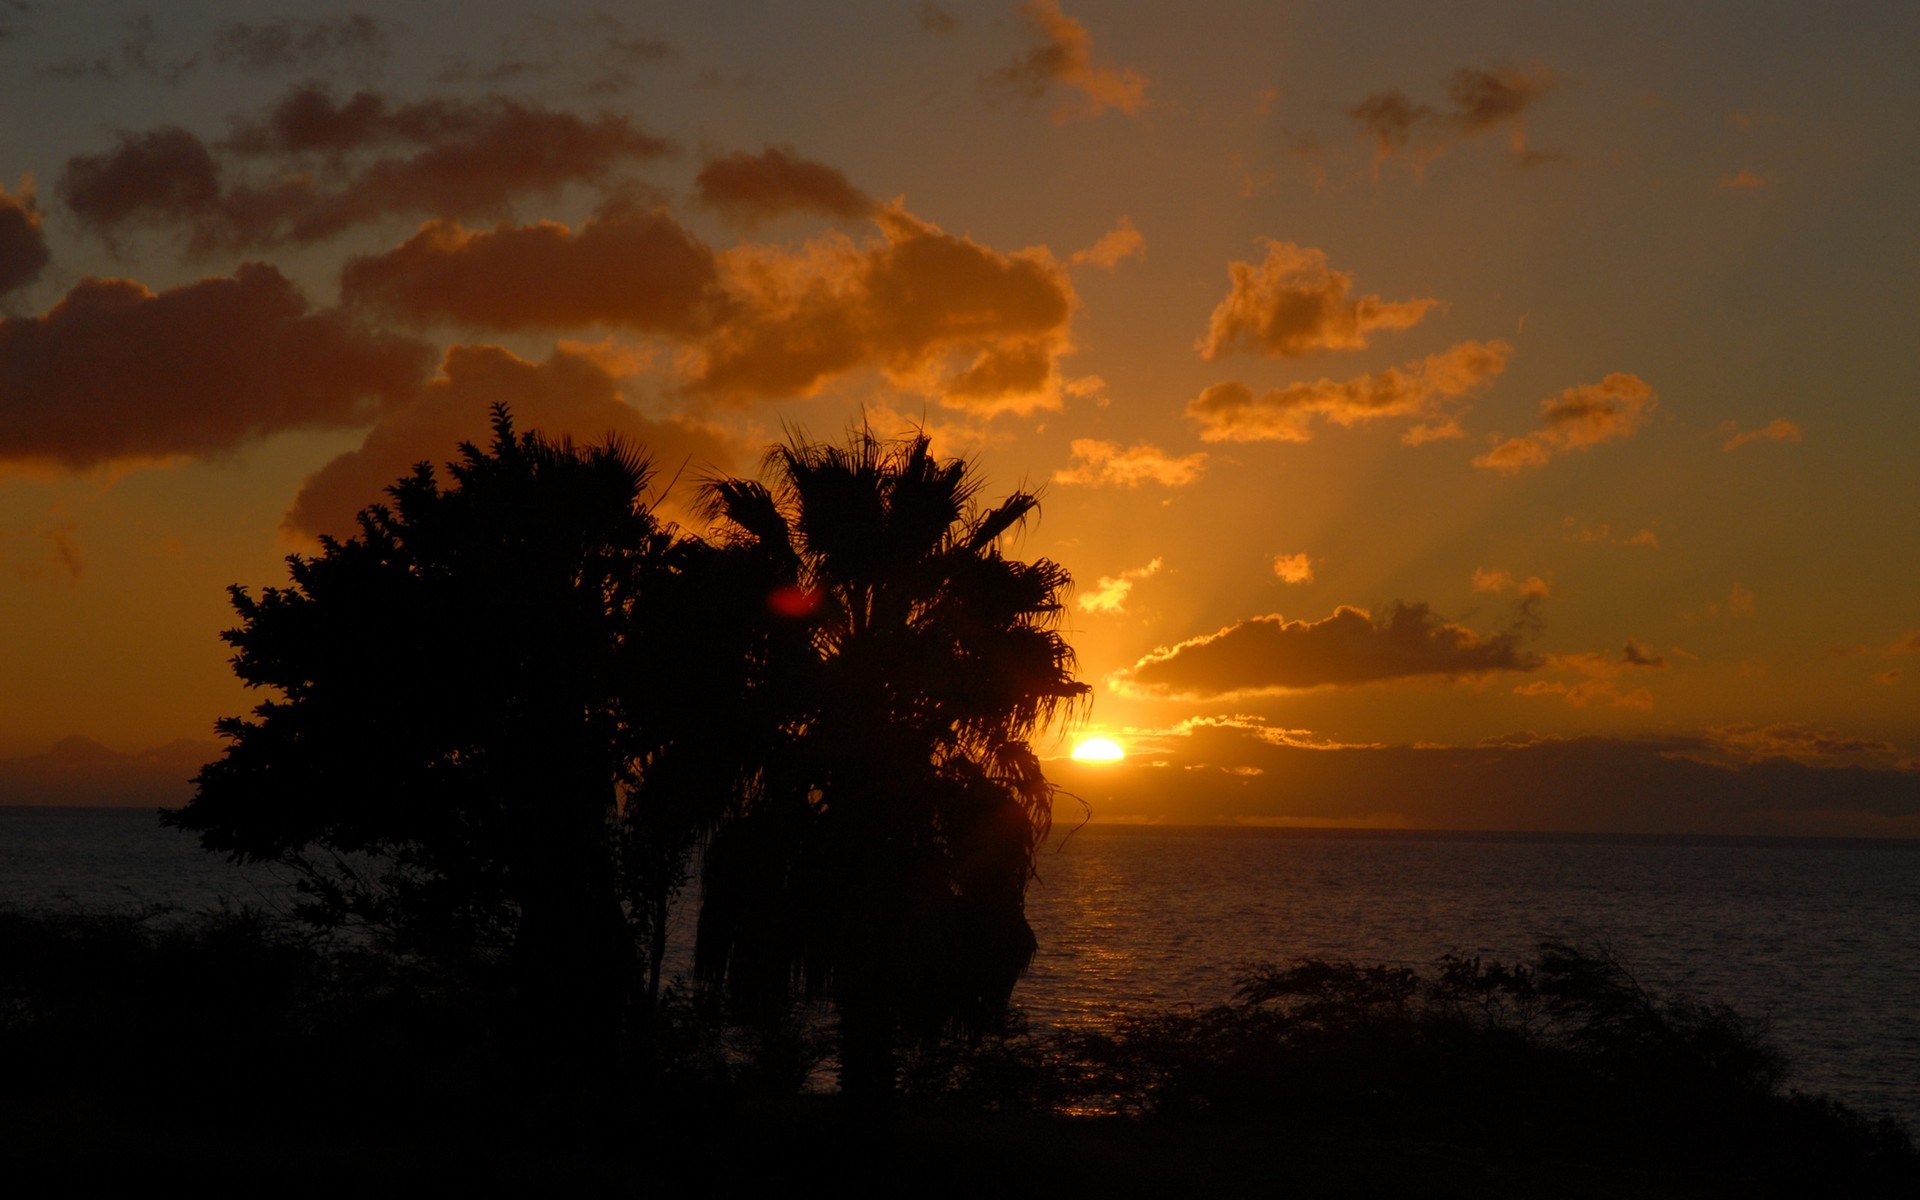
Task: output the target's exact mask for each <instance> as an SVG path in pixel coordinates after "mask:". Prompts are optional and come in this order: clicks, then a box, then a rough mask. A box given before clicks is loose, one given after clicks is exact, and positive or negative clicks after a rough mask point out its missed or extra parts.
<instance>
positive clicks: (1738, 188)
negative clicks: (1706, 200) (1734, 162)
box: [1720, 167, 1773, 192]
mask: <svg viewBox="0 0 1920 1200" xmlns="http://www.w3.org/2000/svg"><path fill="white" fill-rule="evenodd" d="M1772 186H1773V176H1771V175H1758V174H1755V173H1754V172H1753V171H1751V170H1749V169H1748V168H1746V167H1741V168H1740V169H1739V170H1738V171H1735V172H1734V173H1733V174H1731V175H1723V176H1721V177H1720V187H1721V190H1723V191H1733V192H1750V191H1758V190H1759V189H1761V188H1770V187H1772Z"/></svg>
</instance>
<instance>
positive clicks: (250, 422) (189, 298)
mask: <svg viewBox="0 0 1920 1200" xmlns="http://www.w3.org/2000/svg"><path fill="white" fill-rule="evenodd" d="M431 359H432V354H431V351H430V350H429V349H428V347H427V346H425V345H423V344H422V343H419V342H416V341H412V340H410V339H407V338H402V337H398V336H395V335H392V334H387V333H381V332H376V331H373V330H369V329H367V328H365V327H364V326H362V325H360V324H358V323H357V322H355V321H354V320H353V319H351V318H350V317H348V316H347V315H345V314H344V313H342V312H340V311H339V310H316V309H313V308H312V307H310V306H309V305H308V303H307V301H306V298H305V297H303V296H302V295H301V294H300V293H299V292H298V291H297V290H296V289H295V288H294V286H293V284H292V283H291V282H289V281H288V280H287V279H286V277H284V276H283V275H281V274H280V273H279V272H278V271H276V270H274V269H273V268H272V267H269V266H265V265H263V264H260V263H245V264H243V265H242V266H241V267H240V269H239V270H238V271H236V272H235V273H234V274H233V276H232V277H231V278H228V277H214V278H210V279H202V280H200V281H198V282H196V283H190V284H186V285H184V286H181V287H178V288H172V289H169V290H167V291H164V292H159V293H155V292H152V291H149V290H148V289H147V288H145V287H143V286H141V285H140V284H138V283H135V282H133V281H131V280H126V279H87V280H83V281H81V282H80V283H79V284H78V285H76V286H75V287H74V288H73V290H72V291H71V292H69V293H67V295H66V297H65V298H64V299H62V300H61V301H60V302H59V303H58V304H56V305H55V306H54V307H53V308H52V309H50V310H48V311H47V312H46V313H45V314H44V315H42V316H39V317H24V318H6V319H4V320H0V462H5V461H12V462H24V463H35V462H38V463H51V464H55V465H58V466H62V467H69V468H76V469H77V468H84V467H90V466H94V465H97V464H100V463H106V462H113V461H139V460H155V459H161V458H166V457H169V456H173V455H190V456H193V457H207V456H210V455H215V454H219V453H222V452H224V451H228V450H231V449H233V448H234V447H236V446H238V445H240V444H241V443H243V442H246V441H248V440H251V439H254V438H258V437H264V436H266V435H268V434H272V433H277V432H279V431H281V430H286V429H312V428H339V427H343V426H351V425H359V424H364V423H366V422H368V421H370V420H372V419H373V416H374V414H375V412H376V411H377V410H378V409H379V408H380V407H381V406H383V405H387V404H393V403H397V402H400V401H401V400H404V399H405V398H407V397H409V396H411V395H412V394H413V392H414V390H415V389H416V388H417V387H418V385H419V383H420V382H421V380H422V379H423V378H424V377H425V375H426V372H427V367H428V365H429V363H430V362H431Z"/></svg>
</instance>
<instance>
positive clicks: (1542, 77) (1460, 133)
mask: <svg viewBox="0 0 1920 1200" xmlns="http://www.w3.org/2000/svg"><path fill="white" fill-rule="evenodd" d="M1553 84H1554V78H1553V75H1552V73H1551V72H1548V71H1545V70H1536V71H1533V72H1531V73H1527V72H1521V71H1513V70H1504V69H1502V70H1491V71H1489V70H1482V69H1480V68H1477V67H1462V68H1461V69H1459V70H1458V71H1455V72H1454V73H1453V78H1452V79H1451V80H1449V81H1448V83H1447V100H1448V102H1449V103H1448V105H1447V106H1446V107H1444V108H1442V107H1436V106H1434V105H1432V104H1428V103H1425V102H1421V101H1415V100H1413V99H1411V98H1409V97H1408V96H1407V94H1406V93H1405V92H1402V91H1400V90H1399V89H1397V88H1395V89H1388V90H1385V91H1379V92H1374V93H1373V94H1371V95H1369V96H1367V97H1365V98H1364V99H1362V100H1360V101H1359V102H1358V103H1356V104H1353V105H1351V106H1350V107H1349V108H1348V109H1347V110H1346V113H1347V115H1348V116H1349V117H1351V118H1352V119H1353V121H1354V123H1355V124H1356V125H1358V126H1359V127H1360V132H1361V134H1362V135H1363V136H1364V137H1366V138H1367V139H1368V140H1370V141H1371V142H1372V143H1373V154H1374V164H1375V166H1376V168H1377V167H1378V165H1379V164H1380V163H1382V162H1384V161H1386V160H1387V159H1389V158H1392V157H1395V156H1406V157H1408V158H1410V159H1411V160H1412V164H1413V168H1414V170H1415V172H1419V171H1421V170H1424V169H1425V167H1426V165H1427V164H1429V163H1431V162H1433V161H1434V160H1435V159H1438V158H1440V157H1442V156H1443V155H1445V154H1447V153H1448V152H1449V151H1450V150H1452V149H1453V148H1454V147H1456V146H1458V145H1460V144H1461V143H1463V142H1466V141H1470V140H1472V139H1474V138H1478V137H1482V136H1485V135H1488V134H1492V133H1497V132H1499V131H1501V130H1505V131H1506V133H1507V142H1508V146H1509V148H1510V150H1511V151H1512V153H1513V155H1514V157H1515V159H1517V160H1518V161H1519V162H1520V163H1522V164H1523V165H1528V166H1531V165H1534V164H1536V163H1539V162H1543V161H1548V160H1551V159H1556V158H1558V157H1560V156H1559V155H1558V154H1555V153H1553V152H1543V151H1537V150H1530V149H1528V147H1527V137H1526V127H1525V124H1524V123H1523V118H1524V117H1525V115H1526V112H1527V110H1528V109H1529V108H1531V107H1532V106H1533V104H1534V102H1535V101H1537V100H1539V99H1540V97H1542V96H1544V95H1546V94H1547V92H1549V91H1550V90H1552V88H1553Z"/></svg>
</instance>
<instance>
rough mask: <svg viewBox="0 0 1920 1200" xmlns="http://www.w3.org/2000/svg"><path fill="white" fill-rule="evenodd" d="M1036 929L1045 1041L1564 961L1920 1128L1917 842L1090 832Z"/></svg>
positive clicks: (161, 887) (44, 813) (5, 868)
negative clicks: (1287, 997)
mask: <svg viewBox="0 0 1920 1200" xmlns="http://www.w3.org/2000/svg"><path fill="white" fill-rule="evenodd" d="M290 895H291V888H290V884H289V881H288V880H287V879H285V878H284V877H282V876H280V875H278V874H277V873H275V872H274V871H272V870H270V869H266V868H244V869H243V868H236V867H233V866H231V865H229V864H227V863H226V862H224V861H223V860H222V859H221V858H219V857H217V856H214V855H209V854H205V853H203V852H202V851H200V850H199V849H198V847H197V845H196V844H195V843H194V840H193V839H192V838H191V837H188V836H185V835H182V834H180V833H178V832H175V831H173V830H166V829H162V828H160V827H159V825H158V823H157V821H156V820H155V816H154V814H153V813H151V812H142V811H136V810H127V809H49V808H0V904H10V905H13V906H15V907H21V908H55V909H60V908H71V909H79V910H87V911H99V910H120V911H128V910H140V909H144V908H148V907H151V906H156V905H167V906H172V907H174V908H176V909H180V910H186V911H194V910H199V909H205V908H211V907H214V906H216V905H217V904H219V903H221V902H223V901H224V902H226V903H229V904H235V905H254V906H260V907H265V908H268V909H280V910H284V909H285V908H286V907H287V905H288V901H289V897H290ZM687 907H691V906H690V905H689V906H687ZM1027 911H1028V916H1029V918H1030V919H1031V921H1032V923H1033V927H1034V932H1035V934H1036V935H1037V936H1038V938H1039V942H1040V951H1039V954H1038V955H1037V956H1036V957H1035V959H1034V963H1033V966H1032V968H1031V970H1030V971H1029V972H1028V974H1027V977H1026V978H1025V979H1024V980H1023V981H1022V982H1021V984H1020V986H1019V988H1018V990H1017V991H1016V992H1015V994H1014V1000H1015V1002H1016V1003H1017V1004H1019V1005H1020V1006H1021V1007H1022V1008H1023V1009H1024V1010H1025V1012H1026V1014H1027V1017H1028V1019H1029V1021H1030V1022H1032V1024H1033V1025H1034V1026H1035V1027H1041V1026H1045V1025H1049V1024H1056V1025H1068V1026H1088V1025H1099V1024H1102V1023H1105V1022H1109V1021H1111V1020H1113V1019H1114V1018H1115V1017H1116V1016H1118V1015H1121V1014H1125V1013H1131V1012H1144V1011H1147V1010H1150V1009H1155V1008H1178V1007H1181V1006H1189V1005H1191V1006H1201V1005H1207V1004H1214V1003H1219V1002H1221V1001H1223V1000H1226V999H1228V998H1230V997H1231V996H1232V994H1233V990H1234V985H1235V981H1236V979H1237V978H1238V977H1239V975H1240V974H1241V973H1242V972H1243V971H1244V970H1245V968H1246V967H1247V966H1249V965H1251V964H1254V963H1261V962H1272V963H1283V964H1284V963H1286V962H1288V961H1291V960H1293V959H1296V958H1320V959H1327V960H1333V961H1352V962H1357V963H1363V964H1370V963H1388V964H1392V965H1398V966H1414V967H1427V966H1431V965H1432V964H1433V963H1434V961H1435V960H1436V959H1438V958H1439V957H1440V956H1441V955H1443V954H1446V953H1459V954H1465V955H1470V956H1472V955H1477V956H1480V957H1482V958H1483V959H1487V960H1490V961H1491V960H1501V961H1509V962H1511V961H1520V960H1524V959H1527V958H1529V957H1531V956H1532V954H1533V952H1534V950H1535V949H1536V947H1537V946H1538V944H1539V943H1541V942H1543V941H1561V942H1567V943H1570V944H1572V945H1574V946H1576V947H1578V948H1581V949H1584V950H1589V951H1604V952H1607V953H1610V954H1612V955H1613V956H1614V957H1616V958H1617V959H1618V960H1619V961H1620V962H1622V963H1623V964H1625V965H1626V966H1627V967H1628V968H1629V969H1630V970H1631V971H1632V972H1633V973H1634V975H1635V977H1636V978H1637V979H1639V981H1640V982H1641V983H1642V984H1644V985H1645V986H1647V987H1648V988H1649V989H1651V990H1653V991H1655V992H1660V993H1667V992H1673V991H1684V992H1687V993H1690V994H1692V995H1694V996H1696V997H1698V998H1700V999H1704V1000H1709V1001H1718V1002H1723V1003H1726V1004H1729V1005H1731V1006H1732V1007H1733V1008H1735V1009H1736V1010H1738V1011H1739V1012H1741V1013H1742V1014H1743V1015H1746V1016H1748V1017H1750V1018H1756V1019H1758V1020H1760V1021H1761V1022H1763V1023H1764V1024H1765V1025H1766V1027H1767V1028H1768V1029H1769V1030H1770V1033H1771V1036H1772V1038H1773V1040H1774V1041H1775V1042H1776V1044H1778V1045H1779V1046H1780V1047H1781V1048H1782V1049H1783V1050H1785V1051H1786V1053H1787V1055H1788V1056H1789V1058H1790V1060H1791V1062H1792V1066H1793V1069H1792V1072H1791V1074H1790V1076H1789V1080H1788V1082H1789V1084H1790V1085H1791V1086H1794V1087H1799V1088H1802V1089H1805V1090H1809V1091H1820V1092H1827V1093H1830V1094H1831V1095H1833V1096H1835V1097H1836V1098H1838V1099H1840V1100H1843V1101H1845V1102H1847V1103H1848V1104H1851V1105H1853V1106H1854V1107H1856V1108H1858V1109H1860V1110H1861V1111H1863V1112H1866V1113H1868V1114H1870V1115H1893V1116H1897V1117H1901V1118H1903V1119H1905V1120H1907V1121H1909V1122H1910V1123H1912V1124H1914V1125H1915V1126H1916V1127H1920V841H1876V840H1853V839H1815V838H1779V839H1774V838H1764V839H1763V838H1676V837H1594V836H1556V835H1510V834H1468V833H1445V834H1440V833H1386V832H1373V831H1369V832H1352V831H1326V830H1319V831H1315V830H1266V829H1233V828H1185V829H1179V828H1162V827H1128V826H1097V825H1095V826H1087V827H1085V828H1082V829H1080V830H1077V831H1075V832H1073V833H1072V834H1071V835H1070V836H1066V837H1063V838H1056V840H1055V841H1054V842H1053V843H1052V844H1051V845H1049V847H1048V848H1047V849H1046V850H1045V851H1044V852H1043V853H1042V855H1041V858H1040V861H1039V877H1038V879H1037V880H1036V881H1035V882H1034V885H1033V887H1032V889H1031V890H1030V892H1029V893H1028V902H1027ZM675 926H676V928H677V929H678V930H680V932H681V934H682V940H683V941H684V937H685V934H686V932H687V931H688V929H689V927H690V922H689V921H687V920H685V919H682V920H679V921H676V922H675ZM686 949H687V948H686V947H685V946H684V945H681V946H679V947H676V949H675V953H674V955H673V958H672V960H671V961H684V960H685V956H686Z"/></svg>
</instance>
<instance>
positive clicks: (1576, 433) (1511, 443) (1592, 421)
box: [1473, 373, 1659, 475]
mask: <svg viewBox="0 0 1920 1200" xmlns="http://www.w3.org/2000/svg"><path fill="white" fill-rule="evenodd" d="M1658 403H1659V397H1658V396H1656V395H1655V394H1654V391H1653V389H1652V388H1651V387H1649V386H1647V383H1646V381H1645V380H1643V379H1641V378H1640V377H1639V376H1637V375H1627V374H1623V373H1615V374H1612V375H1609V376H1607V377H1606V378H1605V379H1603V380H1601V381H1600V382H1599V383H1596V384H1589V385H1587V386H1584V387H1570V388H1568V389H1566V390H1565V391H1563V392H1561V393H1560V394H1559V395H1558V396H1555V397H1552V398H1550V399H1547V400H1542V401H1541V402H1540V411H1541V427H1540V428H1539V429H1536V430H1534V431H1533V432H1532V433H1529V434H1525V435H1523V436H1520V437H1512V438H1508V439H1507V440H1505V441H1503V442H1499V443H1498V444H1496V445H1495V446H1494V447H1493V449H1491V450H1489V451H1487V452H1486V453H1485V454H1482V455H1480V456H1479V457H1477V458H1475V459H1474V460H1473V465H1474V466H1476V467H1486V468H1488V469H1489V470H1494V471H1501V472H1504V473H1506V474H1509V475H1511V474H1514V473H1516V472H1519V471H1521V470H1523V469H1525V468H1527V467H1539V466H1544V465H1546V462H1547V460H1548V459H1550V458H1552V457H1553V456H1554V455H1556V454H1564V453H1566V452H1567V451H1569V450H1588V449H1591V448H1592V447H1594V446H1598V445H1601V444H1603V443H1605V442H1613V441H1619V440H1621V439H1622V438H1626V437H1630V436H1632V434H1633V432H1634V430H1636V429H1638V428H1639V427H1640V424H1641V422H1642V421H1644V420H1646V417H1647V414H1648V413H1650V412H1652V411H1653V409H1654V407H1655V406H1656V405H1657V404H1658ZM1496 436H1497V435H1496Z"/></svg>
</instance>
